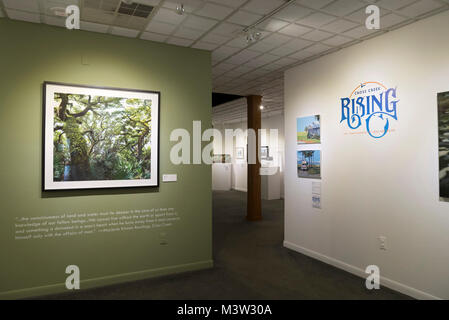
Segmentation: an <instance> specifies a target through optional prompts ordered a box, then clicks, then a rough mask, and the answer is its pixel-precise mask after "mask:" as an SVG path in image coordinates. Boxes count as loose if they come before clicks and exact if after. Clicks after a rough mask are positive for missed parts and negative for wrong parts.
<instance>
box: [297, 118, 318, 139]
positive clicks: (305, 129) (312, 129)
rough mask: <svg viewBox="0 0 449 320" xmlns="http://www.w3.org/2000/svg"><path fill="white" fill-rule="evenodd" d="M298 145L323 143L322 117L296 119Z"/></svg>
mask: <svg viewBox="0 0 449 320" xmlns="http://www.w3.org/2000/svg"><path fill="white" fill-rule="evenodd" d="M296 131H297V141H298V144H312V143H320V142H321V130H320V116H319V115H315V116H309V117H301V118H297V119H296Z"/></svg>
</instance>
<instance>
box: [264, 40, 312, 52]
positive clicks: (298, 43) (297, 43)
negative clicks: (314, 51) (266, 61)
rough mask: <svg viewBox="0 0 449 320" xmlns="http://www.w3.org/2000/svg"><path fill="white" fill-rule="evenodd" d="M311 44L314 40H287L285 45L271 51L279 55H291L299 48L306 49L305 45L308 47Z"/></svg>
mask: <svg viewBox="0 0 449 320" xmlns="http://www.w3.org/2000/svg"><path fill="white" fill-rule="evenodd" d="M311 44H313V42H312V41H308V40H303V39H295V40H292V41H290V42H287V43H286V44H284V45H283V46H280V47H278V48H276V49H275V50H273V51H271V52H270V53H272V54H276V55H279V56H287V55H290V54H292V53H294V52H296V51H298V50H301V49H304V48H305V47H308V46H310V45H311Z"/></svg>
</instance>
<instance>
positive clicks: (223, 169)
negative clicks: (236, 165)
mask: <svg viewBox="0 0 449 320" xmlns="http://www.w3.org/2000/svg"><path fill="white" fill-rule="evenodd" d="M212 190H231V164H230V163H213V164H212Z"/></svg>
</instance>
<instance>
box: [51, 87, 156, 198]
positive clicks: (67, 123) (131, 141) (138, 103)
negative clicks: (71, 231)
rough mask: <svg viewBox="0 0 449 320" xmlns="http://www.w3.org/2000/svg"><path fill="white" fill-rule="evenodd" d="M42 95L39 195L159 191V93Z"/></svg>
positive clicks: (72, 90) (76, 90)
mask: <svg viewBox="0 0 449 320" xmlns="http://www.w3.org/2000/svg"><path fill="white" fill-rule="evenodd" d="M43 89H44V94H43V99H44V117H43V122H44V123H43V131H44V132H43V140H44V141H43V142H44V146H43V149H44V150H43V167H44V168H43V190H44V191H47V190H70V189H98V188H125V187H156V186H158V185H159V108H160V93H159V92H155V91H141V90H131V89H117V88H100V87H90V86H80V85H69V84H62V83H54V82H45V83H44V85H43Z"/></svg>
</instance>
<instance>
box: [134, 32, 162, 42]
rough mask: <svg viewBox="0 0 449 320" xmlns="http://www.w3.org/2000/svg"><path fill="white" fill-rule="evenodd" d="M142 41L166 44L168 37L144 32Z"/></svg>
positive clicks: (141, 37)
mask: <svg viewBox="0 0 449 320" xmlns="http://www.w3.org/2000/svg"><path fill="white" fill-rule="evenodd" d="M140 39H144V40H150V41H156V42H165V41H166V40H167V36H166V35H163V34H158V33H152V32H144V33H142V35H141V36H140Z"/></svg>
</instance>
